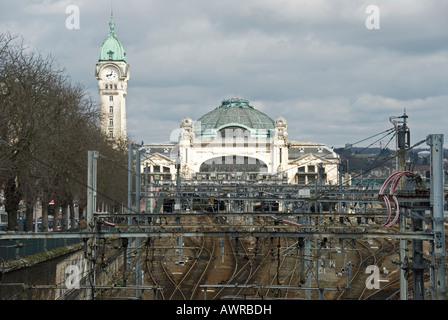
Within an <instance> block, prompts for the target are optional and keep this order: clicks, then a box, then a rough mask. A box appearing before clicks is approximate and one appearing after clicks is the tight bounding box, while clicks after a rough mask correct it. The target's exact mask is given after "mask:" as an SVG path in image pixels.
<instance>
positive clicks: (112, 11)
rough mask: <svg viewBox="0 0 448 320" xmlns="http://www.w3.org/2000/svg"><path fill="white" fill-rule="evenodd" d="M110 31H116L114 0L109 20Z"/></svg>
mask: <svg viewBox="0 0 448 320" xmlns="http://www.w3.org/2000/svg"><path fill="white" fill-rule="evenodd" d="M109 28H110V32H114V29H115V22H114V8H113V6H112V0H111V1H110V22H109Z"/></svg>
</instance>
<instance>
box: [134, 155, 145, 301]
mask: <svg viewBox="0 0 448 320" xmlns="http://www.w3.org/2000/svg"><path fill="white" fill-rule="evenodd" d="M140 174H141V166H140V150H139V148H137V150H136V151H135V212H136V213H137V214H139V213H140V192H141V176H140ZM139 221H140V218H139V217H137V224H139ZM135 247H136V248H137V250H138V248H139V247H140V238H135ZM139 256H140V254H139V253H138V251H136V261H135V274H134V277H135V285H136V286H137V287H138V286H140V285H141V284H143V282H142V281H141V277H140V259H139V258H138V257H139ZM135 295H136V297H137V299H141V291H140V290H139V289H136V290H135Z"/></svg>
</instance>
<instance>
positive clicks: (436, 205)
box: [426, 134, 446, 300]
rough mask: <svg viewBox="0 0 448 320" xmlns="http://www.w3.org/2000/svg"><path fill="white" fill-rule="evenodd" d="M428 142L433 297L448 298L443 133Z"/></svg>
mask: <svg viewBox="0 0 448 320" xmlns="http://www.w3.org/2000/svg"><path fill="white" fill-rule="evenodd" d="M426 144H427V145H429V146H431V182H430V184H431V197H430V200H431V206H432V227H433V232H434V241H432V247H433V248H432V249H433V250H432V251H433V259H432V266H431V269H432V270H433V282H432V285H431V292H432V296H433V299H435V300H445V299H446V296H445V294H446V285H445V227H444V213H443V201H444V197H443V134H432V135H429V136H428V137H427V140H426Z"/></svg>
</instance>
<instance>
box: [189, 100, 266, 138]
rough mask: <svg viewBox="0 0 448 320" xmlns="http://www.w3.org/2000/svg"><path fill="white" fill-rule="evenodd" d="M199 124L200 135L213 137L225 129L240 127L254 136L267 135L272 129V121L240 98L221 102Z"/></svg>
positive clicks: (200, 119)
mask: <svg viewBox="0 0 448 320" xmlns="http://www.w3.org/2000/svg"><path fill="white" fill-rule="evenodd" d="M199 121H200V123H201V135H203V136H204V135H205V136H214V135H216V133H217V132H218V131H220V130H222V129H224V128H226V127H242V128H245V129H247V130H250V131H251V133H252V134H255V135H269V132H270V130H271V129H274V120H272V119H271V118H270V117H268V116H267V115H266V114H264V113H263V112H261V111H258V110H256V109H255V108H254V107H253V106H251V105H249V101H248V100H245V99H240V98H232V99H227V100H223V101H222V103H221V105H220V106H219V107H217V108H216V109H214V110H212V111H210V112H209V113H206V114H205V115H203V116H202V117H201V118H199V120H198V122H199Z"/></svg>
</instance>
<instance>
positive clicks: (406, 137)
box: [390, 111, 410, 300]
mask: <svg viewBox="0 0 448 320" xmlns="http://www.w3.org/2000/svg"><path fill="white" fill-rule="evenodd" d="M407 118H408V116H407V115H406V111H405V112H404V114H403V115H402V116H400V117H390V121H391V122H392V124H393V125H394V127H395V131H396V135H397V153H398V157H397V171H404V170H405V169H406V148H408V147H409V146H410V132H409V128H408V127H407V123H406V120H407ZM392 119H403V120H402V121H401V122H400V123H399V122H398V121H392ZM400 187H403V182H402V181H400ZM399 228H400V233H403V232H406V216H405V215H404V214H400V216H399ZM406 249H407V241H406V240H405V239H400V245H399V254H400V300H407V299H408V281H407V279H406V278H407V277H406V273H407V271H406V269H405V268H404V267H405V266H406V264H407V256H406Z"/></svg>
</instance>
